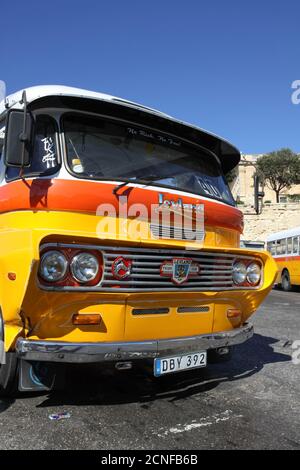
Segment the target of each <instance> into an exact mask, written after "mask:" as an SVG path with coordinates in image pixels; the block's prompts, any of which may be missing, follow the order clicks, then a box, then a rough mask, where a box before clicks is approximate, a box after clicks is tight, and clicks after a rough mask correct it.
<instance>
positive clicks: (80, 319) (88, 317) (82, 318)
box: [72, 313, 102, 325]
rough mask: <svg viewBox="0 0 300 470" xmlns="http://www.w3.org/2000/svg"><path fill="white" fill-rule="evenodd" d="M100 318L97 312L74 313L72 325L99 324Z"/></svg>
mask: <svg viewBox="0 0 300 470" xmlns="http://www.w3.org/2000/svg"><path fill="white" fill-rule="evenodd" d="M101 320H102V318H101V315H99V314H98V313H89V314H87V313H75V314H74V315H73V317H72V323H73V325H100V323H101Z"/></svg>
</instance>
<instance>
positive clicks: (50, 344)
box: [16, 324, 253, 363]
mask: <svg viewBox="0 0 300 470" xmlns="http://www.w3.org/2000/svg"><path fill="white" fill-rule="evenodd" d="M252 336H253V326H252V325H251V324H245V325H243V326H242V327H241V328H237V329H234V330H230V331H221V332H219V333H211V334H205V335H200V336H188V337H184V338H171V339H160V340H149V341H137V342H120V343H104V342H103V343H67V342H63V341H33V340H32V341H31V340H28V339H24V338H19V339H18V340H17V343H16V353H17V356H18V357H20V358H22V359H26V360H28V361H47V362H63V363H73V362H74V363H87V362H109V361H120V360H135V359H153V358H156V357H167V356H170V355H173V354H188V353H191V352H196V351H203V350H207V349H216V348H220V347H226V346H233V345H236V344H241V343H243V342H245V341H247V340H248V339H249V338H251V337H252Z"/></svg>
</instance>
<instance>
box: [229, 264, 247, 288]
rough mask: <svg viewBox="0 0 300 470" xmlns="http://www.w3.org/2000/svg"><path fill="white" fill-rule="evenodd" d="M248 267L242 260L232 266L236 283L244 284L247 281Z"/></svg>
mask: <svg viewBox="0 0 300 470" xmlns="http://www.w3.org/2000/svg"><path fill="white" fill-rule="evenodd" d="M246 276H247V268H246V266H245V265H244V263H242V262H241V261H237V262H236V263H234V265H233V267H232V279H233V282H234V283H235V284H243V283H244V282H245V281H246Z"/></svg>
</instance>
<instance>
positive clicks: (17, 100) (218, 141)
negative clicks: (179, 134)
mask: <svg viewBox="0 0 300 470" xmlns="http://www.w3.org/2000/svg"><path fill="white" fill-rule="evenodd" d="M24 91H25V92H26V100H27V103H29V104H30V103H32V102H34V101H36V100H38V99H40V98H45V97H55V96H61V97H73V98H86V99H93V100H98V101H102V102H109V103H112V104H115V105H119V106H123V107H127V108H131V109H135V110H138V111H143V112H145V113H149V114H151V115H154V116H157V117H158V118H162V119H164V120H167V121H171V122H173V123H174V124H178V125H180V126H182V127H184V128H185V129H186V131H187V134H191V135H192V134H193V135H194V134H195V132H196V134H197V136H198V137H199V138H200V140H201V137H202V138H203V137H204V136H207V137H208V136H209V137H210V139H211V140H213V141H214V142H215V145H214V147H216V148H217V149H218V151H217V152H216V154H217V155H218V157H219V158H220V161H221V164H222V167H223V171H224V173H227V172H228V171H230V170H231V169H232V168H234V167H235V166H236V165H237V164H238V163H239V161H240V152H239V150H238V149H237V148H236V147H234V146H233V145H232V144H230V143H229V142H228V141H226V140H225V139H223V138H221V137H219V136H217V135H215V134H213V133H211V132H207V131H205V130H203V129H201V128H199V127H196V126H193V125H191V124H188V123H186V122H184V121H180V120H178V119H176V118H173V117H171V116H169V115H167V114H165V113H162V112H160V111H157V110H156V109H152V108H149V107H147V106H143V105H141V104H138V103H135V102H133V101H128V100H125V99H122V98H118V97H116V96H111V95H107V94H104V93H98V92H95V91H89V90H84V89H80V88H74V87H68V86H63V85H41V86H34V87H30V88H25V89H23V90H20V91H17V92H16V93H14V94H12V95H9V96H7V97H6V98H5V99H4V100H2V101H1V102H0V116H1V115H2V114H3V113H5V111H7V110H8V109H11V108H13V109H23V106H24V105H23V102H22V94H23V92H24Z"/></svg>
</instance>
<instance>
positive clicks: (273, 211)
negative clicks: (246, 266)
mask: <svg viewBox="0 0 300 470" xmlns="http://www.w3.org/2000/svg"><path fill="white" fill-rule="evenodd" d="M238 208H239V209H240V210H241V211H242V212H243V213H244V222H245V228H244V235H243V236H242V238H243V239H244V240H252V241H265V240H266V237H267V236H268V235H270V234H271V233H274V232H279V231H281V230H287V229H290V228H294V227H300V203H287V204H269V205H267V204H266V205H264V206H263V210H262V213H261V214H259V215H257V214H256V213H255V211H254V209H253V207H252V206H246V205H245V206H242V205H239V206H238Z"/></svg>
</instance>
